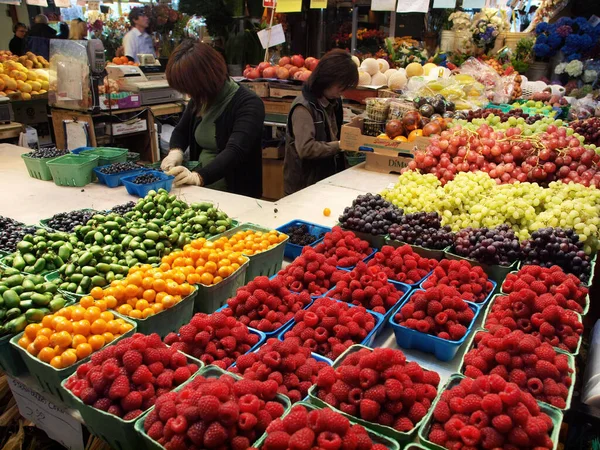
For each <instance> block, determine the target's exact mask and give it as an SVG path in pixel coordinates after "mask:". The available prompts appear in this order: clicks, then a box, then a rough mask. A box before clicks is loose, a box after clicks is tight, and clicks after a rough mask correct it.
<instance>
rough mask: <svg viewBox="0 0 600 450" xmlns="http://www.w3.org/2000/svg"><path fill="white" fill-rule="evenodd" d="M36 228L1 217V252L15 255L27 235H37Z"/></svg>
mask: <svg viewBox="0 0 600 450" xmlns="http://www.w3.org/2000/svg"><path fill="white" fill-rule="evenodd" d="M35 230H36V228H35V227H28V226H25V225H24V224H23V223H21V222H18V221H16V220H14V219H11V218H9V217H3V216H0V251H3V252H6V253H13V252H14V251H15V250H16V249H17V244H18V243H19V242H21V240H22V239H23V236H25V235H26V234H35Z"/></svg>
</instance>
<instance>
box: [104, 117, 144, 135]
mask: <svg viewBox="0 0 600 450" xmlns="http://www.w3.org/2000/svg"><path fill="white" fill-rule="evenodd" d="M147 129H148V122H146V120H145V119H144V120H142V119H135V120H133V121H131V122H123V123H113V124H112V132H113V136H119V135H122V134H130V133H137V132H140V131H146V130H147Z"/></svg>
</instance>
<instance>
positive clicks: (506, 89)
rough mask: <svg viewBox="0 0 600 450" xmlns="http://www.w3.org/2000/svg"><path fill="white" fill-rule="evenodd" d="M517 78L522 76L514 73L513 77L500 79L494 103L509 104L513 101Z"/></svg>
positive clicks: (495, 90) (496, 87)
mask: <svg viewBox="0 0 600 450" xmlns="http://www.w3.org/2000/svg"><path fill="white" fill-rule="evenodd" d="M517 77H519V78H520V77H521V76H520V75H519V74H517V73H513V74H511V75H505V76H503V77H500V80H499V81H498V84H496V86H495V89H494V98H493V102H494V103H497V104H502V103H509V102H510V101H511V100H512V99H513V94H514V91H515V83H516V80H517ZM519 86H520V83H519Z"/></svg>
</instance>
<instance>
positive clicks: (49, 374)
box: [10, 315, 136, 406]
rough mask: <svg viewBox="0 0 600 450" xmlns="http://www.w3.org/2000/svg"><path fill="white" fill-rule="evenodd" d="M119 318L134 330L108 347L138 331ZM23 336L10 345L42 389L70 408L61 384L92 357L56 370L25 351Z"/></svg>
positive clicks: (13, 340)
mask: <svg viewBox="0 0 600 450" xmlns="http://www.w3.org/2000/svg"><path fill="white" fill-rule="evenodd" d="M118 317H119V318H122V319H123V320H125V321H126V322H129V323H130V324H132V325H133V328H132V329H131V330H129V331H128V332H127V333H125V334H123V335H121V336H120V337H119V338H117V339H115V340H114V341H112V342H111V343H110V344H108V345H112V344H114V343H116V342H118V341H119V340H121V339H123V338H124V337H128V336H131V335H133V333H135V331H136V330H135V322H132V321H131V320H129V318H127V317H123V316H121V315H119V316H118ZM22 335H23V332H21V333H19V334H17V335H16V336H14V337H13V338H12V339H11V340H10V344H11V345H12V346H13V347H14V348H16V349H17V351H18V352H19V353H20V354H21V357H22V358H23V361H24V362H25V365H26V366H27V369H28V370H29V373H30V374H31V375H32V376H33V377H34V378H35V380H36V381H37V383H38V384H39V385H40V386H41V388H42V389H43V390H44V391H46V392H49V393H50V394H53V395H55V396H56V397H57V398H58V399H59V400H61V401H63V402H65V403H66V404H67V405H68V406H69V404H68V400H69V398H68V397H67V396H66V395H65V390H64V389H62V388H61V383H62V381H63V380H64V379H65V378H68V377H69V376H70V375H71V374H72V373H73V372H75V370H77V367H79V366H80V365H81V364H83V363H84V362H87V361H89V359H90V358H91V355H90V356H88V357H87V358H84V359H82V360H81V361H77V362H76V363H75V364H73V365H72V366H69V367H66V368H64V369H55V368H54V367H52V366H51V365H50V364H47V363H45V362H43V361H40V360H39V359H37V358H36V357H35V356H32V355H30V354H29V353H28V352H27V351H26V350H25V349H23V348H21V347H20V346H19V344H18V343H17V342H18V341H19V339H20V338H21V336H22ZM105 347H106V346H105ZM103 348H104V347H103ZM93 354H94V353H92V355H93Z"/></svg>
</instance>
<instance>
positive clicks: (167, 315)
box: [111, 286, 198, 339]
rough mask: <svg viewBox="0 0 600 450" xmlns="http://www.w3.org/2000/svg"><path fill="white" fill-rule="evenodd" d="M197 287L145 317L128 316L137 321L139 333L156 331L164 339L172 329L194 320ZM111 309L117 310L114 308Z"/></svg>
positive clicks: (174, 329) (177, 328)
mask: <svg viewBox="0 0 600 450" xmlns="http://www.w3.org/2000/svg"><path fill="white" fill-rule="evenodd" d="M195 288H196V289H195V290H194V292H192V293H191V294H190V295H188V296H187V297H186V298H184V299H183V300H181V301H180V302H179V303H177V304H176V305H175V306H173V307H171V308H168V309H165V310H163V311H161V312H159V313H158V314H155V315H153V316H149V317H147V318H145V319H135V318H133V317H128V319H129V320H132V321H133V322H135V323H136V325H137V328H136V331H137V332H138V333H142V334H152V333H156V334H158V335H159V336H160V337H161V339H162V338H164V337H165V336H166V335H167V334H169V333H170V332H171V331H177V330H179V328H180V327H181V326H183V325H185V324H186V323H189V322H190V320H192V316H193V315H194V300H195V299H196V295H197V294H198V289H197V286H195ZM111 311H112V312H116V311H114V310H111Z"/></svg>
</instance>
